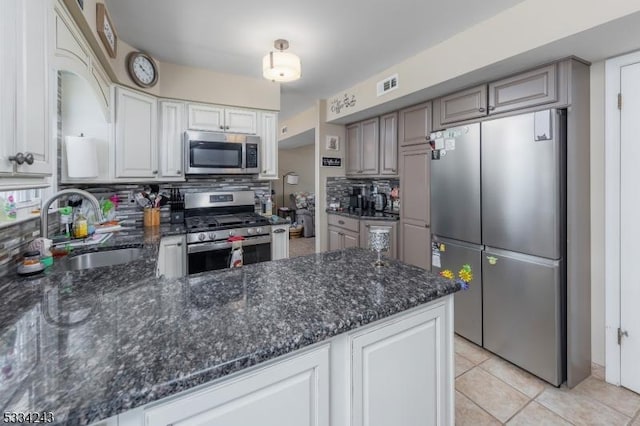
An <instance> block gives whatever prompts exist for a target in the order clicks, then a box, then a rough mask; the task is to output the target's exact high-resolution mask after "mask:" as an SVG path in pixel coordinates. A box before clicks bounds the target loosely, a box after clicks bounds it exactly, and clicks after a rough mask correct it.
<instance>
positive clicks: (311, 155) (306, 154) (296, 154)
mask: <svg viewBox="0 0 640 426" xmlns="http://www.w3.org/2000/svg"><path fill="white" fill-rule="evenodd" d="M309 142H310V143H309V144H308V145H305V146H301V147H299V148H293V149H279V150H278V176H279V177H280V180H277V181H274V182H273V189H274V190H275V191H276V199H275V201H276V204H277V205H278V207H279V206H281V205H282V176H284V174H285V173H288V172H295V173H296V174H297V175H298V176H299V179H298V184H297V185H288V184H285V185H284V205H285V206H289V194H291V193H292V192H315V190H316V188H315V186H316V174H315V168H314V164H315V161H314V159H315V154H316V147H315V138H314V139H311V140H310V141H309Z"/></svg>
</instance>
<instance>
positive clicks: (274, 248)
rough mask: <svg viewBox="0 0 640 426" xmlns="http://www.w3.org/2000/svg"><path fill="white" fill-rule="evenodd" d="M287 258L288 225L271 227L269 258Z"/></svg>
mask: <svg viewBox="0 0 640 426" xmlns="http://www.w3.org/2000/svg"><path fill="white" fill-rule="evenodd" d="M287 258H289V225H274V226H272V227H271V260H278V259H287Z"/></svg>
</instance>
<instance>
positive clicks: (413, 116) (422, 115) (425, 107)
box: [398, 102, 431, 147]
mask: <svg viewBox="0 0 640 426" xmlns="http://www.w3.org/2000/svg"><path fill="white" fill-rule="evenodd" d="M429 133H431V102H427V103H424V104H420V105H415V106H412V107H409V108H406V109H403V110H401V111H400V114H399V116H398V144H399V145H400V146H401V147H403V146H406V145H416V144H426V143H427V135H428V134H429Z"/></svg>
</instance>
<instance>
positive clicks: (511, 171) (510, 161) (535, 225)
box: [482, 110, 588, 259]
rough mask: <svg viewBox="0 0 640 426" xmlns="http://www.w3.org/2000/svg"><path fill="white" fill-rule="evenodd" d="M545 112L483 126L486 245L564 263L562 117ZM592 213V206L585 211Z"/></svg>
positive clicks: (483, 217)
mask: <svg viewBox="0 0 640 426" xmlns="http://www.w3.org/2000/svg"><path fill="white" fill-rule="evenodd" d="M561 112H562V111H557V110H546V111H540V112H535V113H530V114H523V115H518V116H514V117H506V118H501V119H497V120H489V121H486V122H483V123H482V243H483V244H484V245H485V246H491V247H499V248H501V249H504V250H510V251H516V252H519V253H525V254H530V255H532V256H540V257H546V258H548V259H560V258H561V257H563V255H562V251H563V243H562V240H563V238H562V237H561V236H562V235H563V232H564V230H563V225H564V215H565V213H564V212H565V209H564V204H565V203H564V171H563V170H564V166H563V164H564V154H563V152H564V139H565V138H564V136H563V134H564V127H565V126H564V124H563V123H564V120H565V116H564V114H561ZM587 207H588V206H587Z"/></svg>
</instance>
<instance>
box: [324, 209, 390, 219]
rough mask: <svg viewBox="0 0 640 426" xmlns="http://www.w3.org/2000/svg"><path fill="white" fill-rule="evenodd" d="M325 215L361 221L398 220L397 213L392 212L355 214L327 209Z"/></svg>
mask: <svg viewBox="0 0 640 426" xmlns="http://www.w3.org/2000/svg"><path fill="white" fill-rule="evenodd" d="M326 211H327V214H337V215H338V216H345V217H352V218H354V219H362V220H400V216H399V214H398V213H392V212H386V211H385V212H375V213H369V212H365V213H357V212H350V211H348V210H330V209H327V210H326Z"/></svg>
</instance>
